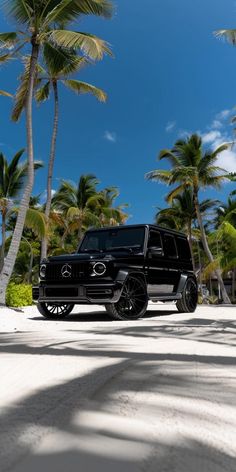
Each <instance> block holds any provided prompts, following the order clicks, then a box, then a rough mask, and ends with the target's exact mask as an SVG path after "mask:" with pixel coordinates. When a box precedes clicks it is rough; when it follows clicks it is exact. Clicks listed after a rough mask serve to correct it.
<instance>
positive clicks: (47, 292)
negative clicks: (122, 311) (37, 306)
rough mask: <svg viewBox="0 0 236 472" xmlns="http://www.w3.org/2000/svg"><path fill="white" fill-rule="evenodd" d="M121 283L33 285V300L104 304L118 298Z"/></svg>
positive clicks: (114, 301)
mask: <svg viewBox="0 0 236 472" xmlns="http://www.w3.org/2000/svg"><path fill="white" fill-rule="evenodd" d="M122 286H123V284H122V283H121V282H116V283H107V284H80V285H76V284H73V285H46V284H42V285H39V286H34V287H33V289H32V296H33V300H34V301H38V302H46V303H51V302H52V303H74V304H105V303H116V302H118V301H119V299H120V295H121V291H122Z"/></svg>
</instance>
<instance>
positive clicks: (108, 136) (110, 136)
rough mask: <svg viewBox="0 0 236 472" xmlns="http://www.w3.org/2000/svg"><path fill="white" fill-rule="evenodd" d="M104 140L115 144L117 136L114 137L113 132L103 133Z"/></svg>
mask: <svg viewBox="0 0 236 472" xmlns="http://www.w3.org/2000/svg"><path fill="white" fill-rule="evenodd" d="M104 138H105V139H106V140H107V141H110V142H111V143H116V141H117V136H116V133H115V132H114V131H105V133H104Z"/></svg>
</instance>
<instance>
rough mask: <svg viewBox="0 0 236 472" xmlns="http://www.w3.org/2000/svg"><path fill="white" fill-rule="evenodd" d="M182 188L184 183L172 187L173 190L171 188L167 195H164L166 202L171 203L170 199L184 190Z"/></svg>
mask: <svg viewBox="0 0 236 472" xmlns="http://www.w3.org/2000/svg"><path fill="white" fill-rule="evenodd" d="M184 189H185V185H184V184H181V185H178V187H176V188H174V189H173V190H171V192H169V193H168V195H167V196H166V201H167V202H168V203H171V202H172V200H173V199H174V198H176V197H177V195H179V194H180V193H181V192H183V191H184Z"/></svg>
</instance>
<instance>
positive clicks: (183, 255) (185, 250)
mask: <svg viewBox="0 0 236 472" xmlns="http://www.w3.org/2000/svg"><path fill="white" fill-rule="evenodd" d="M176 242H177V248H178V254H179V257H180V259H183V260H186V261H189V260H190V259H191V253H190V249H189V244H188V241H187V239H184V238H177V239H176Z"/></svg>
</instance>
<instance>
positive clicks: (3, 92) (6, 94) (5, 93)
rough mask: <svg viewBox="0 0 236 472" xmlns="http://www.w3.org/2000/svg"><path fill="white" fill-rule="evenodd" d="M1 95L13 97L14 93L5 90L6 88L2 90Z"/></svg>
mask: <svg viewBox="0 0 236 472" xmlns="http://www.w3.org/2000/svg"><path fill="white" fill-rule="evenodd" d="M0 95H2V96H3V97H10V98H13V95H12V93H9V92H5V90H0Z"/></svg>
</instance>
